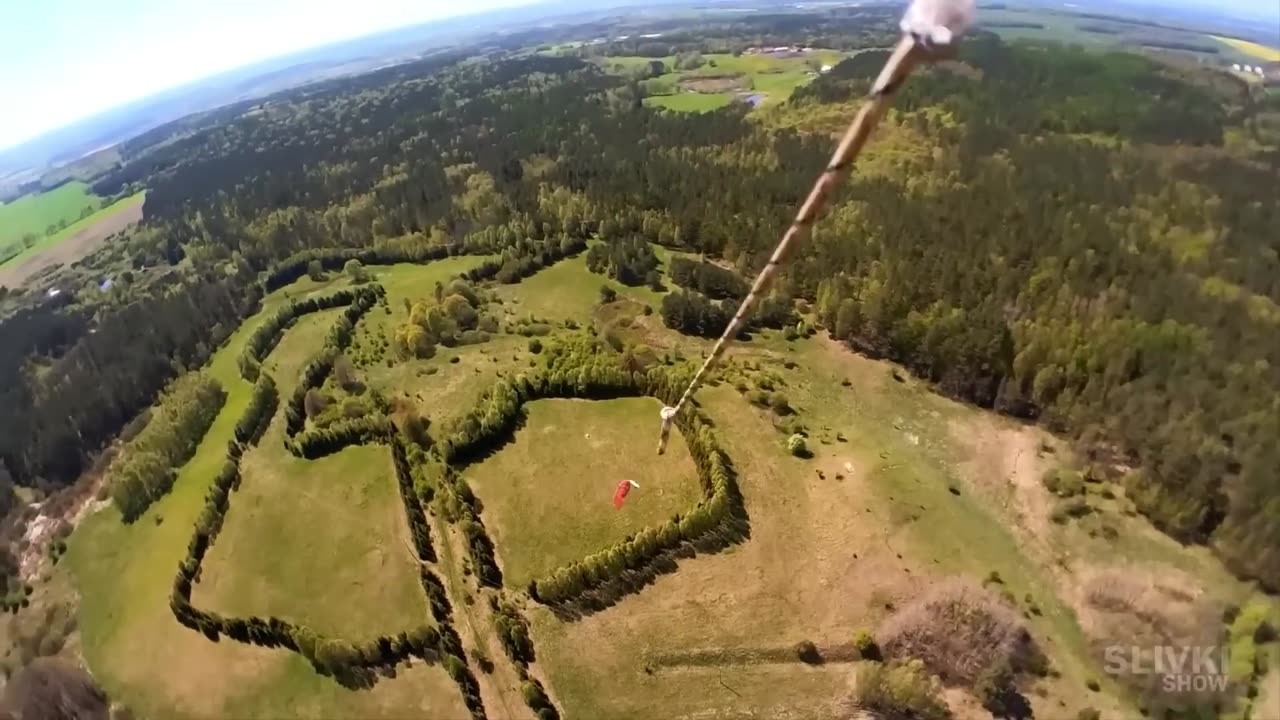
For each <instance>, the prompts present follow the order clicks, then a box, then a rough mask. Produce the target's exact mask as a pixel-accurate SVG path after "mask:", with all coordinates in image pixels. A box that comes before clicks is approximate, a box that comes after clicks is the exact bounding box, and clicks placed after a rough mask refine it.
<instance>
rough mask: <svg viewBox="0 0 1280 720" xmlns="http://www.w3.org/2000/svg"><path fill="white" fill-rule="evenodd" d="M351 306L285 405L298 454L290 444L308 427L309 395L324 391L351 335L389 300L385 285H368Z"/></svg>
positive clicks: (288, 438)
mask: <svg viewBox="0 0 1280 720" xmlns="http://www.w3.org/2000/svg"><path fill="white" fill-rule="evenodd" d="M352 297H353V299H352V301H351V304H350V305H348V306H347V308H346V309H345V310H343V311H342V315H341V316H340V317H339V318H338V319H337V320H336V321H335V322H334V324H333V327H332V328H331V329H330V330H329V334H328V336H326V338H325V341H324V345H323V346H322V347H321V348H320V350H319V351H318V352H317V353H316V355H315V356H314V357H313V358H312V359H311V360H310V361H309V362H308V363H307V364H306V365H304V366H303V368H302V372H301V374H300V379H299V381H298V385H297V386H296V387H295V388H294V389H293V394H292V395H290V396H289V402H288V403H287V404H286V405H285V443H286V446H288V447H289V448H290V451H291V452H292V451H294V450H295V449H296V447H295V446H294V445H293V443H291V442H290V441H291V440H293V438H294V436H295V435H297V434H298V433H300V432H302V430H303V429H304V428H305V427H306V424H307V411H306V401H307V393H308V392H310V391H311V390H313V389H315V388H318V387H320V385H321V384H322V383H324V381H325V378H327V377H329V373H330V372H332V370H333V366H334V363H335V361H336V360H337V358H338V356H339V355H341V354H342V351H343V350H345V349H346V347H347V345H348V344H350V342H351V333H352V331H353V330H354V329H355V325H356V323H357V322H359V321H360V318H362V317H364V314H365V313H367V312H369V310H370V309H372V308H373V306H374V305H375V304H377V303H378V302H379V301H380V300H383V299H384V298H385V297H386V291H385V290H384V289H383V287H382V286H381V285H366V286H364V287H361V288H359V289H357V290H356V291H355V292H354V293H353V294H352Z"/></svg>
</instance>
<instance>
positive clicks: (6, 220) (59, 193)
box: [0, 182, 102, 250]
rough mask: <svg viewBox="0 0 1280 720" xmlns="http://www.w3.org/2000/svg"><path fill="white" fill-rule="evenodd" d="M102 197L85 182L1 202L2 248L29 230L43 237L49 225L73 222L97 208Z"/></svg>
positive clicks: (0, 243)
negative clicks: (91, 190)
mask: <svg viewBox="0 0 1280 720" xmlns="http://www.w3.org/2000/svg"><path fill="white" fill-rule="evenodd" d="M101 207H102V198H99V197H98V196H96V195H94V194H93V193H92V192H90V191H89V186H88V185H86V184H84V183H82V182H69V183H67V184H65V185H62V186H59V187H57V188H55V189H53V190H50V191H48V192H43V193H40V194H38V195H26V196H23V197H20V198H18V199H17V200H14V201H13V202H11V203H8V204H5V205H0V250H2V249H3V248H4V247H6V246H8V245H10V244H11V243H15V242H18V243H20V242H22V236H23V235H27V234H28V233H30V234H34V235H36V236H38V237H41V238H43V237H44V236H45V235H46V231H47V230H48V229H49V227H50V226H56V225H57V224H58V223H60V222H61V223H66V224H67V225H70V224H71V223H74V222H75V221H77V220H79V219H80V215H81V213H83V212H85V211H97V210H98V209H99V208H101Z"/></svg>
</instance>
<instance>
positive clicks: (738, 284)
mask: <svg viewBox="0 0 1280 720" xmlns="http://www.w3.org/2000/svg"><path fill="white" fill-rule="evenodd" d="M667 272H668V274H669V275H670V276H671V282H673V283H675V284H676V285H679V286H680V287H682V288H687V289H689V290H696V291H698V292H700V293H702V294H703V295H706V296H707V297H709V298H711V299H712V300H741V299H742V298H744V297H746V296H747V291H749V290H750V289H751V286H750V285H748V284H747V281H746V280H744V279H743V278H742V276H741V275H739V274H738V273H736V272H734V271H732V270H727V269H725V268H722V267H720V266H719V265H716V264H714V263H709V262H704V261H698V260H693V259H691V258H687V257H680V256H677V257H673V258H671V263H670V268H668V271H667Z"/></svg>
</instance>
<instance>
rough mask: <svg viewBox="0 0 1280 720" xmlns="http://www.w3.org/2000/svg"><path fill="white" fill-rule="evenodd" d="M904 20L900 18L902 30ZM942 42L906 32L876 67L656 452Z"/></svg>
mask: <svg viewBox="0 0 1280 720" xmlns="http://www.w3.org/2000/svg"><path fill="white" fill-rule="evenodd" d="M908 17H910V13H908ZM906 22H907V21H905V20H904V29H905V26H906ZM960 29H963V28H960ZM950 39H951V36H950V35H948V40H950ZM947 45H949V43H947V44H944V45H939V44H938V43H936V42H935V43H930V42H929V41H927V40H925V39H923V38H921V37H919V36H917V35H916V34H915V33H913V32H907V33H906V34H904V35H903V37H902V39H901V40H900V41H899V42H898V44H897V46H896V47H895V48H894V50H893V54H892V55H890V56H889V60H888V62H887V63H885V66H884V69H883V70H881V71H880V76H879V77H878V78H877V79H876V81H875V84H873V85H872V86H871V94H870V97H869V98H868V100H867V102H866V103H865V104H864V105H863V106H862V109H860V110H859V111H858V114H857V116H855V117H854V119H853V122H851V123H850V124H849V129H848V130H846V131H845V134H844V138H843V139H842V140H841V141H840V145H839V146H837V147H836V151H835V154H834V155H832V157H831V162H829V163H828V164H827V167H826V169H825V170H824V171H823V172H822V175H820V176H819V177H818V181H817V182H816V183H815V184H814V186H813V189H812V190H810V191H809V197H808V198H807V199H806V200H805V201H804V204H803V205H801V206H800V211H799V213H797V214H796V218H795V220H794V221H792V223H791V227H789V228H788V229H787V232H786V233H785V234H784V235H783V236H782V240H781V241H780V242H779V243H778V246H777V248H775V249H774V251H773V255H772V256H771V257H770V258H769V263H768V264H767V265H765V266H764V269H763V270H761V271H760V274H759V275H757V276H756V279H755V282H754V283H752V285H751V291H750V292H749V293H747V296H746V297H745V298H743V300H742V304H741V305H739V306H738V312H737V313H735V314H734V316H733V320H732V321H730V322H729V326H728V327H726V328H725V329H724V333H723V334H722V335H720V339H718V340H716V344H715V347H714V348H712V349H711V354H710V355H708V356H707V359H706V361H705V362H703V363H702V367H701V368H699V369H698V372H697V374H696V375H694V376H693V380H691V381H690V382H689V386H688V387H687V388H685V391H684V394H683V395H681V396H680V400H679V401H678V402H676V404H675V406H674V407H671V406H669V407H664V408H662V412H661V416H662V431H661V434H660V435H659V437H658V454H659V455H661V454H663V453H664V452H666V449H667V440H668V438H669V437H670V436H671V426H672V424H673V423H674V422H675V418H676V416H677V415H679V413H680V411H681V410H682V409H683V408H684V406H685V403H687V402H688V401H689V399H690V398H692V397H693V394H694V393H695V392H697V391H698V388H699V387H700V386H701V385H702V383H703V381H704V380H705V379H706V377H707V374H708V373H709V372H710V370H711V368H712V367H713V366H714V365H715V364H716V363H717V362H718V361H719V360H720V357H721V356H722V355H724V351H725V350H727V349H728V347H729V343H731V342H733V339H734V338H735V337H737V336H738V333H740V332H741V331H742V330H743V328H745V327H746V324H747V319H748V318H749V317H750V316H751V311H752V310H753V309H754V307H755V305H756V302H757V301H759V299H760V298H761V297H762V296H763V295H764V294H765V293H767V292H768V291H769V288H770V287H772V285H773V282H774V280H775V279H777V276H778V272H779V270H780V269H781V267H782V265H783V264H784V263H785V262H786V261H787V259H788V258H789V257H790V255H791V253H792V251H793V250H794V249H795V247H796V246H797V245H799V244H800V243H801V242H803V241H804V240H805V239H807V238H808V237H809V234H810V233H811V231H812V230H813V224H814V223H815V222H816V221H817V219H818V216H819V215H820V214H821V213H822V210H823V208H824V207H826V204H827V201H828V200H829V199H830V198H831V196H832V195H833V194H834V192H835V190H836V189H837V188H838V187H840V185H841V184H842V183H843V182H844V181H845V180H847V179H848V177H849V174H850V172H851V171H852V170H853V163H854V161H855V160H857V158H858V155H859V154H860V153H861V152H862V148H863V146H864V145H866V143H867V139H868V138H870V137H871V133H872V131H874V130H875V128H876V125H878V124H879V123H880V120H881V119H882V118H883V117H884V115H885V113H886V112H888V110H889V106H890V105H891V104H892V100H893V93H894V91H896V90H897V89H898V88H899V87H901V86H902V83H903V82H905V81H906V79H907V76H908V75H910V74H911V71H912V70H914V69H915V67H916V66H917V65H918V64H920V63H921V62H927V61H930V60H933V59H936V58H938V57H939V56H940V55H941V53H939V49H943V50H945V49H947Z"/></svg>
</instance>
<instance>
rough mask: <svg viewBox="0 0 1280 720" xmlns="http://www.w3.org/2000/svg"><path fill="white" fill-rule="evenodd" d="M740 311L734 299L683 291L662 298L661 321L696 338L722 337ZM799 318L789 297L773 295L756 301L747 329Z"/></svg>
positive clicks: (785, 323)
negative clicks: (711, 298)
mask: <svg viewBox="0 0 1280 720" xmlns="http://www.w3.org/2000/svg"><path fill="white" fill-rule="evenodd" d="M737 311H738V303H737V302H736V301H734V300H720V301H719V302H716V301H713V300H709V299H707V297H706V296H704V295H702V294H701V293H698V292H694V291H692V290H680V291H678V292H673V293H668V294H667V295H666V296H665V297H663V298H662V322H663V324H664V325H666V326H667V327H669V328H671V329H672V330H675V331H677V332H680V333H683V334H685V335H693V336H695V337H707V338H713V337H720V335H721V334H722V333H723V332H724V329H725V328H726V327H728V326H729V322H730V321H731V320H733V316H734V313H736V312H737ZM795 321H796V314H795V311H794V310H793V309H792V302H791V300H790V299H789V298H786V297H779V296H771V297H766V298H764V299H762V300H760V301H759V302H757V303H756V307H755V308H754V309H753V310H752V312H751V317H750V319H749V320H748V322H747V327H746V329H745V330H744V332H746V331H750V330H754V329H758V328H762V327H770V328H785V327H787V326H789V325H792V324H793V323H795Z"/></svg>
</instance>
